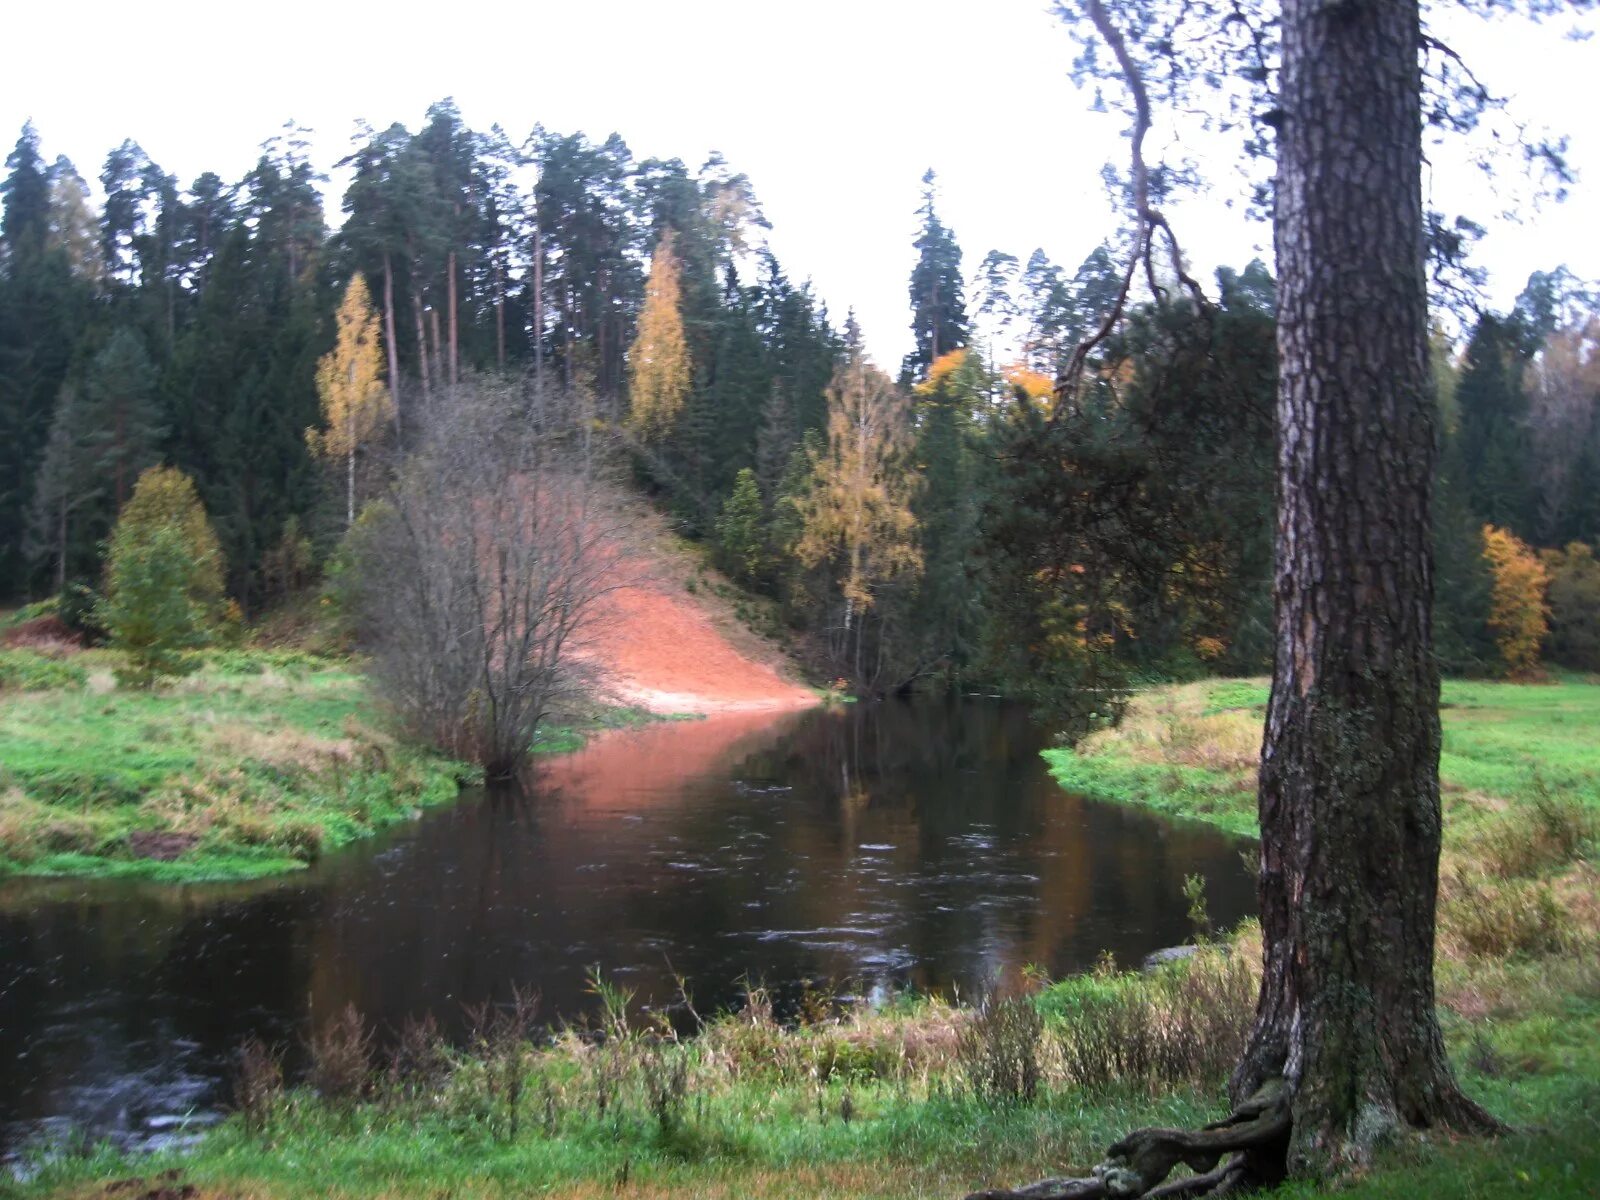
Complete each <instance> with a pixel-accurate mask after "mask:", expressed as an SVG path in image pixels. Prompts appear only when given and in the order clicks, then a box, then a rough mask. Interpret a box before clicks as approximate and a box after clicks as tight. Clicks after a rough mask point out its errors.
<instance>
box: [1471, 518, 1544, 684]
mask: <svg viewBox="0 0 1600 1200" xmlns="http://www.w3.org/2000/svg"><path fill="white" fill-rule="evenodd" d="M1483 557H1484V559H1485V560H1486V561H1487V562H1488V564H1489V570H1490V572H1491V573H1492V574H1493V576H1494V583H1493V589H1492V591H1491V594H1490V603H1489V628H1490V629H1491V630H1493V631H1494V635H1495V644H1496V645H1497V646H1499V647H1500V657H1501V658H1502V659H1503V660H1504V661H1505V665H1506V673H1507V674H1508V675H1509V676H1510V677H1511V678H1513V679H1537V678H1538V676H1539V646H1540V643H1542V642H1543V641H1544V637H1545V634H1546V633H1547V632H1548V630H1549V609H1548V607H1547V605H1546V602H1545V596H1546V592H1547V589H1548V588H1549V586H1550V573H1549V570H1548V569H1547V568H1546V566H1545V564H1544V563H1542V562H1541V561H1539V556H1538V555H1536V554H1535V553H1534V552H1533V551H1532V550H1530V549H1529V548H1528V546H1527V544H1526V543H1524V542H1523V541H1522V539H1521V538H1519V537H1517V536H1516V534H1514V533H1512V532H1511V531H1510V530H1508V529H1496V528H1495V527H1494V526H1493V525H1485V526H1484V527H1483Z"/></svg>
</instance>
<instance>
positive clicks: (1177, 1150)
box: [967, 1079, 1291, 1200]
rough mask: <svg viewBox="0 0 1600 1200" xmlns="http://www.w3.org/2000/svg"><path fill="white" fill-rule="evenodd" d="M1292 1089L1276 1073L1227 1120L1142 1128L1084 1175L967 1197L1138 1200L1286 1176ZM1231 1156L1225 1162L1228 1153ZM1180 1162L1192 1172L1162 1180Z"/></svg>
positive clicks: (1220, 1190)
mask: <svg viewBox="0 0 1600 1200" xmlns="http://www.w3.org/2000/svg"><path fill="white" fill-rule="evenodd" d="M1289 1100H1290V1096H1289V1089H1288V1088H1287V1087H1286V1086H1285V1085H1284V1082H1283V1080H1281V1079H1271V1080H1268V1081H1267V1082H1266V1083H1264V1084H1262V1086H1261V1087H1260V1088H1259V1089H1258V1090H1257V1091H1256V1093H1255V1095H1253V1096H1251V1097H1250V1099H1248V1100H1246V1101H1245V1102H1244V1103H1243V1104H1241V1105H1239V1107H1238V1108H1236V1109H1235V1110H1234V1111H1233V1112H1232V1113H1230V1114H1229V1115H1228V1116H1227V1117H1226V1118H1225V1119H1223V1120H1221V1121H1217V1122H1215V1123H1213V1124H1211V1125H1207V1126H1206V1127H1205V1128H1204V1129H1201V1130H1198V1131H1196V1130H1189V1129H1140V1130H1138V1131H1136V1132H1134V1133H1130V1134H1129V1135H1128V1136H1127V1137H1125V1138H1123V1139H1122V1140H1121V1141H1120V1142H1118V1143H1116V1145H1114V1146H1112V1147H1111V1148H1110V1149H1109V1150H1107V1151H1106V1160H1105V1161H1104V1162H1103V1163H1101V1164H1100V1165H1099V1166H1097V1167H1095V1168H1094V1170H1093V1171H1092V1172H1091V1173H1090V1174H1089V1175H1087V1176H1085V1177H1083V1178H1079V1179H1041V1180H1039V1181H1038V1182H1037V1183H1030V1184H1028V1185H1027V1186H1026V1187H1020V1188H1014V1189H1005V1188H1001V1189H998V1190H992V1191H984V1192H973V1193H972V1194H971V1195H969V1196H968V1197H967V1200H1134V1198H1135V1197H1141V1196H1142V1197H1149V1198H1151V1200H1154V1198H1155V1197H1163V1198H1170V1197H1185V1198H1187V1197H1195V1196H1222V1195H1226V1194H1228V1193H1230V1192H1237V1191H1240V1190H1242V1189H1244V1188H1246V1187H1252V1186H1260V1185H1264V1184H1272V1183H1276V1182H1278V1180H1279V1179H1281V1178H1282V1177H1283V1160H1284V1151H1285V1149H1286V1147H1287V1146H1288V1142H1289V1127H1290V1120H1291V1118H1290V1111H1289ZM1230 1154H1231V1155H1232V1156H1233V1157H1231V1158H1229V1159H1228V1161H1227V1162H1223V1161H1222V1159H1223V1156H1224V1155H1230ZM1179 1163H1182V1164H1183V1165H1184V1166H1186V1167H1188V1168H1189V1169H1190V1170H1191V1171H1193V1172H1195V1174H1194V1175H1191V1176H1186V1177H1184V1178H1183V1179H1178V1180H1174V1181H1173V1182H1172V1183H1167V1184H1163V1181H1164V1180H1165V1179H1166V1177H1167V1176H1168V1175H1170V1174H1171V1173H1172V1169H1173V1168H1174V1167H1176V1166H1177V1165H1178V1164H1179Z"/></svg>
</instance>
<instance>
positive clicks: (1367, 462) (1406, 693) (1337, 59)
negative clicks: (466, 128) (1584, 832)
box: [1233, 0, 1491, 1174]
mask: <svg viewBox="0 0 1600 1200" xmlns="http://www.w3.org/2000/svg"><path fill="white" fill-rule="evenodd" d="M1283 33H1284V39H1283V73H1282V81H1281V104H1282V109H1283V119H1282V124H1281V126H1280V131H1279V149H1278V181H1277V200H1276V203H1277V211H1276V223H1275V233H1276V242H1277V264H1278V273H1279V274H1278V361H1279V368H1280V369H1279V384H1278V467H1279V487H1278V530H1277V572H1276V587H1275V598H1276V608H1277V641H1276V661H1275V665H1274V671H1273V685H1272V697H1271V701H1270V704H1269V707H1268V714H1267V726H1266V736H1265V745H1264V748H1263V751H1262V761H1261V783H1260V797H1259V805H1260V819H1261V876H1260V898H1261V908H1262V914H1261V915H1262V929H1263V934H1264V937H1265V977H1264V979H1263V981H1262V990H1261V996H1260V1000H1259V1004H1258V1008H1257V1013H1256V1021H1255V1026H1254V1029H1253V1031H1252V1034H1251V1038H1250V1043H1249V1046H1248V1049H1247V1050H1246V1053H1245V1056H1244V1058H1243V1060H1242V1062H1241V1063H1240V1065H1239V1068H1238V1070H1237V1071H1236V1073H1235V1075H1234V1079H1233V1095H1234V1098H1235V1100H1236V1101H1238V1100H1241V1099H1243V1098H1244V1097H1246V1096H1249V1095H1251V1094H1252V1093H1253V1092H1255V1091H1256V1089H1257V1088H1258V1087H1259V1086H1261V1085H1262V1084H1263V1083H1264V1082H1266V1081H1268V1080H1269V1079H1272V1078H1273V1077H1278V1076H1281V1077H1283V1078H1284V1079H1285V1080H1286V1082H1287V1083H1288V1085H1289V1088H1290V1091H1291V1094H1292V1119H1293V1124H1292V1133H1291V1143H1290V1146H1289V1151H1288V1158H1287V1167H1288V1169H1289V1170H1290V1171H1291V1172H1295V1173H1312V1174H1314V1173H1318V1172H1320V1171H1321V1170H1323V1169H1325V1168H1326V1167H1327V1166H1329V1165H1330V1164H1335V1163H1338V1162H1341V1161H1352V1160H1353V1161H1361V1160H1363V1159H1365V1157H1366V1156H1367V1155H1368V1153H1369V1152H1370V1150H1371V1149H1372V1147H1373V1146H1374V1145H1375V1144H1376V1143H1377V1142H1379V1141H1380V1140H1381V1139H1383V1138H1384V1137H1385V1136H1386V1135H1387V1134H1389V1133H1390V1132H1392V1131H1394V1130H1396V1129H1398V1128H1400V1127H1403V1126H1412V1127H1416V1126H1429V1125H1434V1124H1438V1123H1445V1124H1449V1125H1452V1126H1455V1127H1458V1128H1472V1129H1482V1128H1485V1127H1487V1126H1488V1125H1490V1124H1491V1122H1490V1120H1489V1118H1488V1117H1487V1116H1486V1115H1485V1114H1484V1113H1483V1112H1482V1111H1481V1110H1479V1109H1478V1108H1477V1107H1476V1106H1475V1105H1473V1104H1472V1103H1471V1102H1470V1101H1468V1100H1467V1099H1466V1098H1465V1097H1463V1096H1462V1094H1461V1092H1460V1091H1459V1089H1458V1088H1457V1086H1456V1083H1455V1081H1454V1079H1453V1078H1452V1076H1451V1072H1450V1068H1449V1064H1448V1062H1447V1060H1446V1057H1445V1051H1444V1043H1443V1040H1442V1039H1441V1037H1440V1034H1439V1026H1438V1023H1437V1020H1436V1018H1435V1014H1434V985H1433V952H1434V909H1435V902H1436V898H1437V890H1438V864H1439V829H1440V814H1439V708H1438V705H1439V677H1438V671H1437V668H1436V666H1435V663H1434V659H1433V652H1432V627H1431V617H1430V613H1431V607H1432V598H1433V555H1432V540H1431V516H1430V511H1429V500H1430V494H1431V481H1432V475H1433V456H1434V409H1435V405H1434V396H1433V389H1432V383H1431V380H1430V376H1429V357H1428V326H1427V297H1426V279H1425V274H1424V262H1423V224H1422V204H1421V168H1420V163H1421V157H1422V145H1421V128H1422V126H1421V115H1420V94H1421V92H1420V88H1421V81H1420V75H1419V70H1418V61H1417V56H1418V47H1419V45H1420V36H1421V34H1420V27H1419V20H1418V12H1417V2H1416V0H1364V2H1363V3H1360V4H1348V3H1344V4H1328V3H1326V2H1325V0H1284V4H1283Z"/></svg>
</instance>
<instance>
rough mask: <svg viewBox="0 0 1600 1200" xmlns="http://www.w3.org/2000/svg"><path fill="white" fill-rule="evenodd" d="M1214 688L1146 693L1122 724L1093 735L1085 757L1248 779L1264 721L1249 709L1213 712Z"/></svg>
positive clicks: (1083, 745) (1201, 686) (1084, 746)
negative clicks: (1125, 758)
mask: <svg viewBox="0 0 1600 1200" xmlns="http://www.w3.org/2000/svg"><path fill="white" fill-rule="evenodd" d="M1208 703H1209V686H1208V685H1207V684H1188V685H1185V686H1183V687H1174V688H1164V689H1161V690H1160V691H1156V692H1150V693H1145V694H1143V695H1140V696H1137V697H1135V698H1134V699H1133V700H1132V701H1130V702H1129V705H1128V709H1127V712H1126V713H1125V714H1124V715H1123V718H1122V721H1121V722H1120V723H1119V724H1117V725H1115V726H1113V727H1111V728H1109V729H1103V730H1100V731H1098V732H1096V733H1094V734H1091V735H1090V736H1089V737H1088V738H1086V739H1085V740H1084V741H1083V742H1082V743H1081V744H1080V753H1083V754H1086V755H1094V754H1099V753H1103V752H1107V751H1110V750H1112V748H1113V747H1114V748H1115V750H1116V751H1117V752H1119V753H1121V754H1125V755H1129V756H1131V757H1133V758H1135V759H1137V760H1139V761H1142V762H1147V763H1154V764H1159V765H1164V766H1177V767H1201V768H1204V769H1206V770H1211V771H1221V772H1227V773H1230V774H1231V773H1244V774H1246V775H1247V777H1248V778H1249V779H1251V780H1253V779H1254V778H1255V771H1256V767H1257V765H1258V763H1259V762H1260V758H1261V719H1260V717H1259V716H1258V715H1257V714H1255V713H1253V712H1251V711H1249V710H1247V709H1228V710H1224V711H1221V712H1208V711H1207V704H1208Z"/></svg>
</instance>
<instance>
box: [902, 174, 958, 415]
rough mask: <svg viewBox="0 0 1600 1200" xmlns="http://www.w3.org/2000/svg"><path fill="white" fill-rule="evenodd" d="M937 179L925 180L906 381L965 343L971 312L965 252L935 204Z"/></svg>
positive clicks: (928, 176)
mask: <svg viewBox="0 0 1600 1200" xmlns="http://www.w3.org/2000/svg"><path fill="white" fill-rule="evenodd" d="M935 199H936V193H935V188H934V174H933V170H932V169H931V168H930V169H929V170H928V171H927V173H926V174H924V175H923V177H922V206H921V207H920V208H919V209H917V215H918V216H919V217H921V219H922V228H921V230H920V231H919V232H918V234H917V240H916V242H915V246H916V250H917V265H916V266H915V267H913V268H912V271H911V287H910V296H911V336H912V339H913V341H914V343H915V349H913V350H912V352H911V353H910V354H908V355H907V356H906V360H905V363H904V365H903V366H902V368H901V370H902V374H903V375H904V377H905V381H906V382H908V383H909V382H911V381H913V380H916V379H919V378H921V376H922V373H923V372H924V371H926V370H927V369H928V368H929V367H930V366H932V365H933V362H934V360H935V359H937V358H938V357H939V356H940V355H942V354H948V353H949V352H950V351H951V350H957V349H959V348H961V347H962V346H965V345H966V344H967V335H968V327H967V309H966V300H965V297H964V296H963V284H962V281H961V248H960V247H959V246H957V245H956V239H955V235H954V234H952V233H951V232H950V230H948V229H946V228H945V226H944V224H943V222H941V221H940V220H939V214H938V212H937V211H936V209H935V205H934V201H935Z"/></svg>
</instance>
